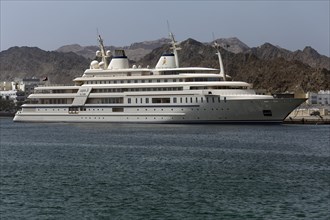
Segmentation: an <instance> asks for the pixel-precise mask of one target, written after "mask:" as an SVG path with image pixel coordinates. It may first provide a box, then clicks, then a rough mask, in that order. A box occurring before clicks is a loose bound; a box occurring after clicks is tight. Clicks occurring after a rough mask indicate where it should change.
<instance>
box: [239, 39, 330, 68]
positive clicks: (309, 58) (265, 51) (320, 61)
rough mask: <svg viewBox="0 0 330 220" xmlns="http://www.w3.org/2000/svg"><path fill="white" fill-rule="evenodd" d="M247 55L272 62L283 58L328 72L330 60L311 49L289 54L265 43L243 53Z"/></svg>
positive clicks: (307, 48)
mask: <svg viewBox="0 0 330 220" xmlns="http://www.w3.org/2000/svg"><path fill="white" fill-rule="evenodd" d="M245 53H247V54H254V55H256V56H257V57H258V58H260V59H263V60H272V59H276V58H284V59H285V60H288V61H292V60H297V61H300V62H302V63H305V64H307V65H309V66H311V67H314V68H325V69H327V70H330V58H329V57H327V56H324V55H320V54H319V53H318V52H317V51H316V50H314V49H313V48H312V47H305V49H304V50H303V51H301V50H297V51H294V52H291V51H289V50H286V49H283V48H280V47H277V46H274V45H272V44H270V43H265V44H263V45H261V46H260V47H254V48H250V49H249V50H247V51H245Z"/></svg>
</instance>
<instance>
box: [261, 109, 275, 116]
mask: <svg viewBox="0 0 330 220" xmlns="http://www.w3.org/2000/svg"><path fill="white" fill-rule="evenodd" d="M262 113H263V114H264V116H272V115H273V114H272V110H263V111H262Z"/></svg>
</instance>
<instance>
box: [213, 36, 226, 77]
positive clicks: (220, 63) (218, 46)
mask: <svg viewBox="0 0 330 220" xmlns="http://www.w3.org/2000/svg"><path fill="white" fill-rule="evenodd" d="M212 35H213V47H214V48H215V49H216V50H217V52H216V53H215V54H217V55H218V59H219V65H220V73H219V74H220V75H222V77H223V81H226V74H225V70H224V68H223V62H222V58H221V53H220V44H218V42H217V41H216V40H215V39H214V33H213V32H212Z"/></svg>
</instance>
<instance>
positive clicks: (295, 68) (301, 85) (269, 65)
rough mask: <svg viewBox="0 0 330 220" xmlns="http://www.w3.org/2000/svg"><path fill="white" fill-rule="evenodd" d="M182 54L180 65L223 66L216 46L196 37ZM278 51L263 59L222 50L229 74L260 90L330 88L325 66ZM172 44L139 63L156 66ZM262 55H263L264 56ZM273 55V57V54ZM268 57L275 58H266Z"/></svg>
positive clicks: (261, 52) (182, 46)
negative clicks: (290, 58) (309, 63)
mask: <svg viewBox="0 0 330 220" xmlns="http://www.w3.org/2000/svg"><path fill="white" fill-rule="evenodd" d="M180 47H181V48H182V50H180V51H179V52H178V53H179V59H180V66H200V67H203V66H204V67H205V66H207V67H214V68H219V64H218V58H217V56H216V55H215V52H216V51H215V49H214V48H213V47H212V46H211V45H206V44H203V43H201V42H198V41H196V40H193V39H187V40H186V41H183V42H181V44H180ZM272 49H274V50H275V51H273V52H272V51H270V52H269V54H266V52H263V51H262V50H259V52H260V54H264V53H265V54H264V58H259V57H258V56H257V55H255V54H253V53H237V54H235V53H231V52H229V51H227V50H225V49H223V48H221V50H220V52H221V55H222V58H223V62H224V66H225V67H224V68H225V72H226V74H228V75H230V76H231V77H232V78H233V79H234V80H242V81H246V82H249V83H252V84H253V85H254V88H256V89H266V90H268V91H269V92H272V93H278V92H286V91H291V92H293V91H297V90H303V91H305V92H307V91H319V90H322V89H323V90H328V89H330V71H329V70H327V69H325V68H313V67H311V66H309V65H307V64H304V63H303V62H300V61H297V60H286V59H284V58H283V57H281V56H279V57H275V54H278V53H277V52H276V48H273V47H272ZM169 50H170V46H169V45H163V46H162V47H161V48H157V49H155V50H153V51H152V52H151V53H150V54H148V55H146V56H145V57H144V58H142V59H141V60H139V61H137V64H139V65H140V64H141V65H142V66H145V65H147V64H149V65H151V66H154V65H155V64H156V63H157V61H158V59H159V56H160V55H161V54H162V53H163V52H164V51H169ZM260 54H259V55H260ZM271 55H272V56H271ZM265 57H269V58H270V57H272V58H271V59H266V58H265Z"/></svg>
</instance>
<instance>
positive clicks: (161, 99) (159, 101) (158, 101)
mask: <svg viewBox="0 0 330 220" xmlns="http://www.w3.org/2000/svg"><path fill="white" fill-rule="evenodd" d="M170 102H171V99H170V98H152V103H170Z"/></svg>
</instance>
